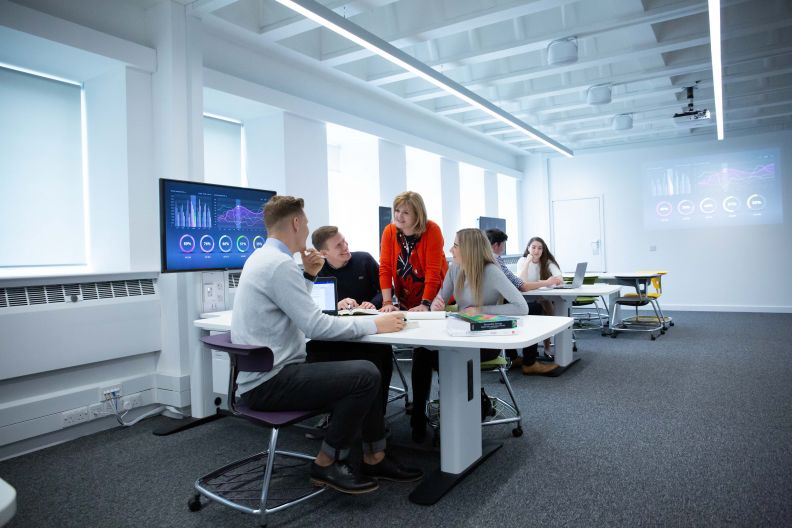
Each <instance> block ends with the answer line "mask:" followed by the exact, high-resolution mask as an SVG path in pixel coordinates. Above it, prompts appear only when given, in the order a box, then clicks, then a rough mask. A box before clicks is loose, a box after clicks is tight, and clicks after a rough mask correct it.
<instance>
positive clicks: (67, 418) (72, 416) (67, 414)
mask: <svg viewBox="0 0 792 528" xmlns="http://www.w3.org/2000/svg"><path fill="white" fill-rule="evenodd" d="M90 419H91V414H90V413H89V412H88V407H78V408H77V409H71V410H69V411H63V413H61V427H70V426H72V425H76V424H78V423H82V422H87V421H88V420H90Z"/></svg>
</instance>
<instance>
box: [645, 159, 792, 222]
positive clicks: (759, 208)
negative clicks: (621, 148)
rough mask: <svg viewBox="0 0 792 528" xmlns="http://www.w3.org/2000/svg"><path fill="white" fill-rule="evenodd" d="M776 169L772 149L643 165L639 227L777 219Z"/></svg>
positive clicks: (780, 216) (779, 218) (779, 210)
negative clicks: (642, 203)
mask: <svg viewBox="0 0 792 528" xmlns="http://www.w3.org/2000/svg"><path fill="white" fill-rule="evenodd" d="M780 171H781V166H780V153H779V149H777V148H770V149H761V150H749V151H741V152H733V153H728V154H723V155H717V156H714V155H711V156H700V157H687V158H680V159H677V160H667V161H662V162H655V163H651V164H646V165H644V167H643V173H644V174H643V178H644V181H643V185H642V187H643V196H644V226H645V227H646V228H647V229H682V228H693V227H695V228H698V227H714V226H736V225H754V224H779V223H782V222H783V220H784V214H783V213H784V212H783V205H782V193H781V180H782V174H781V172H780Z"/></svg>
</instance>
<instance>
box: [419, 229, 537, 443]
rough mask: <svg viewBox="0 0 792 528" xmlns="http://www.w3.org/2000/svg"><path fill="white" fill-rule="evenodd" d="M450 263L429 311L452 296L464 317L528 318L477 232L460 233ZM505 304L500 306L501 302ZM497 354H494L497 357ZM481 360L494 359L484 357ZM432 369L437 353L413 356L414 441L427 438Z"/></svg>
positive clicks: (489, 354)
mask: <svg viewBox="0 0 792 528" xmlns="http://www.w3.org/2000/svg"><path fill="white" fill-rule="evenodd" d="M451 255H452V257H453V263H452V264H451V267H450V268H449V270H448V273H447V274H446V276H445V280H444V281H443V286H442V288H441V289H440V292H439V293H438V294H437V297H435V299H434V300H433V301H432V310H435V311H440V310H444V309H445V307H446V304H447V303H448V302H449V300H450V299H451V297H452V295H453V297H454V299H455V300H456V303H457V307H458V310H459V311H460V312H462V313H467V314H479V313H486V314H494V315H527V314H528V304H527V303H526V302H525V298H523V296H522V294H520V291H519V290H518V289H517V288H516V287H515V286H514V284H512V283H511V281H509V279H508V278H507V277H506V275H505V274H504V273H503V272H502V271H501V269H500V266H498V264H497V263H496V262H495V257H494V256H493V254H492V246H491V245H490V243H489V240H487V237H486V235H485V234H484V232H483V231H481V230H479V229H460V230H459V231H457V233H456V237H455V239H454V244H453V246H452V247H451ZM504 300H506V301H508V304H502V301H504ZM497 353H498V351H494V355H497ZM484 354H486V355H485V357H483V358H482V360H489V359H492V358H493V357H494V355H492V351H488V352H486V353H483V355H484ZM432 368H437V352H436V351H430V350H426V349H423V350H421V351H420V352H419V351H417V350H416V353H414V354H413V367H412V387H413V399H414V402H415V404H414V406H413V414H412V417H411V419H410V425H411V426H412V436H413V440H415V441H416V442H422V441H423V440H424V438H425V437H426V412H425V408H426V401H427V400H428V398H429V390H430V388H431V384H432Z"/></svg>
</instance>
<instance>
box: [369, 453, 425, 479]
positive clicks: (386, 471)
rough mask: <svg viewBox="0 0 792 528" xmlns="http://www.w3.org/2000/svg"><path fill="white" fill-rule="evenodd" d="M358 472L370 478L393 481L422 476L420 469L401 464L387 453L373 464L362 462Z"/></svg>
mask: <svg viewBox="0 0 792 528" xmlns="http://www.w3.org/2000/svg"><path fill="white" fill-rule="evenodd" d="M360 472H361V473H363V475H366V476H368V477H371V478H375V479H378V480H392V481H395V482H414V481H416V480H420V479H421V477H423V471H421V470H420V469H417V468H410V467H405V466H402V465H401V464H400V463H399V462H397V461H396V460H395V459H394V458H392V457H390V456H388V455H385V458H383V459H382V460H381V461H380V462H379V463H377V464H374V465H369V464H366V463H365V462H363V464H362V465H361V466H360Z"/></svg>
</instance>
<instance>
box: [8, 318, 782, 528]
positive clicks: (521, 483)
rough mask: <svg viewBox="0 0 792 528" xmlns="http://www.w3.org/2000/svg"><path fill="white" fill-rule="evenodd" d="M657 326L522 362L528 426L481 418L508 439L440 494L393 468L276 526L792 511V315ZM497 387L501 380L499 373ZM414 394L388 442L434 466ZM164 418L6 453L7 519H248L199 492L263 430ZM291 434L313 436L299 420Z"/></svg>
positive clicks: (764, 518)
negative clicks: (417, 442) (548, 368)
mask: <svg viewBox="0 0 792 528" xmlns="http://www.w3.org/2000/svg"><path fill="white" fill-rule="evenodd" d="M670 315H673V316H674V317H675V321H676V326H674V327H673V328H672V329H671V330H670V331H669V332H668V333H667V334H666V335H664V336H662V337H660V338H659V339H658V340H657V341H650V340H649V338H648V337H647V336H645V335H636V334H622V335H620V336H619V337H618V338H617V339H610V338H604V337H601V336H600V335H599V334H598V333H596V332H591V333H587V334H582V335H580V336H579V337H578V346H579V352H578V356H579V357H580V358H581V361H580V362H579V363H578V364H576V365H575V366H574V367H573V368H571V369H570V370H569V371H568V372H566V373H565V374H564V375H563V376H561V377H559V378H542V377H526V376H523V375H522V374H520V373H519V371H512V372H511V373H510V379H511V380H512V382H513V384H514V388H515V390H516V392H517V397H518V401H519V403H520V405H521V406H522V408H523V411H524V412H523V414H524V429H525V434H524V436H522V437H520V438H514V437H512V435H511V427H509V426H496V427H489V428H485V429H484V436H485V438H488V439H492V440H497V441H502V442H503V448H502V449H500V450H499V451H497V452H496V453H495V454H494V455H493V456H492V457H491V458H490V459H489V460H487V461H486V462H485V463H484V464H483V465H481V466H480V467H479V468H478V469H477V470H476V471H475V472H474V473H473V474H472V475H471V476H469V477H468V478H467V479H465V480H464V481H463V482H462V483H461V484H460V485H459V486H457V487H456V488H455V489H454V490H452V491H451V493H450V494H449V495H447V496H446V497H445V498H444V499H443V500H442V501H440V502H439V503H438V504H436V505H434V506H429V507H425V506H418V505H414V504H412V503H410V502H409V501H408V500H407V496H408V494H409V492H410V490H411V485H407V484H396V483H383V484H382V485H381V487H380V489H379V490H378V491H377V492H375V493H372V494H368V495H364V496H359V497H350V496H344V495H341V494H338V493H335V492H327V493H325V494H323V495H321V496H320V497H318V498H317V499H315V500H313V501H310V502H308V503H305V504H303V505H300V506H297V507H296V508H292V509H291V510H287V511H285V512H282V513H279V514H275V515H274V516H272V517H271V520H270V526H288V527H295V526H337V527H341V526H344V527H347V526H351V527H365V528H370V527H373V526H413V525H420V526H449V527H455V528H458V527H465V526H501V527H508V526H586V527H587V526H792V356H791V355H790V350H792V346H790V338H791V337H792V332H790V328H792V314H745V313H717V314H713V313H697V312H685V313H682V312H680V313H674V314H670ZM484 383H485V387H486V388H487V390H488V392H491V393H494V394H497V395H504V394H505V390H504V389H503V386H502V385H501V384H499V383H498V382H497V377H496V376H492V375H484ZM400 410H401V404H400V403H394V404H392V405H391V409H390V414H391V418H390V426H391V429H392V432H393V434H392V441H393V444H394V447H393V451H394V453H395V454H397V456H399V457H401V458H402V459H409V460H411V461H412V463H413V464H415V465H417V466H420V467H422V468H423V469H424V470H426V471H430V470H433V469H435V468H437V467H438V465H439V456H438V453H436V452H434V451H432V449H431V448H429V447H427V446H424V448H423V449H413V448H412V446H411V443H410V441H409V427H408V423H407V420H406V417H405V416H404V415H403V413H401V412H400ZM166 422H167V419H165V418H161V417H157V418H152V419H149V420H145V421H143V422H141V423H140V424H138V425H136V426H134V427H132V428H129V429H115V430H111V431H106V432H103V433H99V434H96V435H93V436H90V437H86V438H82V439H79V440H75V441H73V442H69V443H66V444H62V445H58V446H55V447H52V448H49V449H46V450H42V451H39V452H35V453H31V454H28V455H25V456H21V457H18V458H15V459H12V460H8V461H5V462H2V463H0V475H2V477H3V478H4V479H6V480H7V481H8V482H10V483H11V484H12V485H13V486H14V487H15V488H16V489H17V492H18V512H17V516H16V517H15V519H14V520H13V521H12V522H11V524H10V526H11V527H13V528H22V527H24V528H33V527H38V526H62V527H72V526H73V527H87V526H97V527H98V526H102V527H127V526H129V527H132V526H168V527H182V526H184V527H226V526H227V527H236V526H240V527H242V526H244V527H250V526H255V525H256V523H255V520H254V519H253V518H251V517H250V516H246V515H244V514H242V513H238V512H235V511H232V510H230V509H227V508H224V507H221V506H219V505H217V504H211V505H209V506H207V507H205V508H204V509H203V510H201V511H200V512H196V513H193V512H190V511H188V509H187V499H188V498H189V496H190V494H191V488H192V484H193V482H194V480H195V478H196V477H197V476H199V475H201V474H203V473H205V472H208V471H209V470H211V469H213V468H215V467H218V466H220V465H222V464H223V463H226V462H229V461H231V460H234V459H235V458H239V457H241V456H243V455H245V454H249V453H253V452H255V451H257V450H261V449H263V448H264V444H265V441H266V438H267V437H268V434H267V431H266V430H264V429H262V428H259V427H256V426H254V425H251V424H248V423H245V422H243V421H241V420H235V419H223V420H219V421H216V422H214V423H211V424H208V425H205V426H202V427H198V428H195V429H192V430H188V431H185V432H182V433H180V434H176V435H172V436H167V437H157V436H153V435H152V434H151V431H152V430H154V429H156V428H157V427H158V426H161V425H163V424H164V423H166ZM281 442H282V446H283V447H284V448H293V449H303V450H306V451H309V452H313V451H315V450H316V449H317V447H318V443H317V442H316V441H313V440H308V439H305V438H304V437H303V434H302V432H300V431H297V430H294V429H292V430H289V431H285V432H284V433H283V434H282V435H281Z"/></svg>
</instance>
